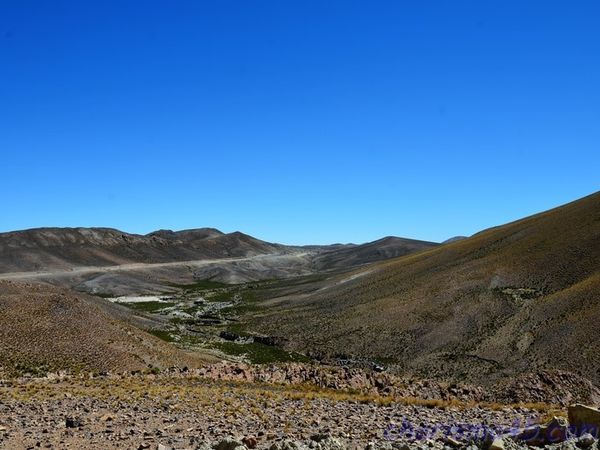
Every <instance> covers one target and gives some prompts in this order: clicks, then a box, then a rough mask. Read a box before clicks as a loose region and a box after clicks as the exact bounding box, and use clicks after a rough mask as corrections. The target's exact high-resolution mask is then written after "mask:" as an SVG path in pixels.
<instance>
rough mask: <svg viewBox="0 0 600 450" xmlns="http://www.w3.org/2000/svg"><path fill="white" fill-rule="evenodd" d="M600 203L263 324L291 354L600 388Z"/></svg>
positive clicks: (384, 268) (398, 262)
mask: <svg viewBox="0 0 600 450" xmlns="http://www.w3.org/2000/svg"><path fill="white" fill-rule="evenodd" d="M599 321H600V194H599V193H596V194H594V195H591V196H589V197H586V198H583V199H581V200H579V201H576V202H573V203H570V204H568V205H565V206H563V207H560V208H556V209H553V210H551V211H548V212H545V213H541V214H537V215H535V216H532V217H529V218H526V219H523V220H520V221H517V222H514V223H510V224H507V225H504V226H501V227H496V228H493V229H489V230H486V231H483V232H481V233H479V234H477V235H475V236H473V237H471V238H468V239H464V240H460V241H457V242H454V243H451V244H447V245H443V246H440V247H438V248H434V249H432V250H429V251H425V252H421V253H418V254H414V255H409V256H405V257H401V258H399V259H395V260H392V261H388V262H385V263H382V264H379V265H376V266H370V267H369V268H366V269H364V270H362V271H359V272H356V273H355V274H354V275H353V276H344V277H340V278H339V279H338V280H336V281H335V282H334V283H331V284H330V285H329V286H326V287H324V288H321V289H320V290H318V291H317V292H315V293H312V294H310V295H308V296H306V295H305V296H288V297H285V298H281V299H280V300H279V301H278V302H273V301H271V302H270V304H269V309H266V310H264V311H262V313H261V315H260V317H258V316H257V317H256V318H255V325H257V326H258V327H259V328H260V329H261V330H262V331H264V332H266V333H270V334H276V335H280V336H285V337H287V338H288V339H289V341H288V342H289V344H288V345H289V347H291V348H293V349H296V350H306V351H310V352H312V353H313V354H320V355H329V356H332V355H333V356H335V355H340V356H341V355H343V356H346V357H358V358H369V359H379V360H382V361H386V362H388V363H390V364H393V365H394V366H395V367H396V368H397V369H398V370H403V371H409V372H417V373H421V374H426V375H429V376H431V375H434V376H440V377H449V378H457V379H468V380H476V381H484V382H485V381H487V382H490V381H493V380H495V379H496V378H499V377H502V376H511V375H513V374H517V373H525V372H532V371H536V370H538V369H542V368H551V369H564V370H568V371H573V372H577V373H580V374H582V375H584V376H585V377H588V378H589V379H591V380H592V381H594V382H595V383H600V351H599V344H598V343H599V342H600V327H598V325H597V324H598V322H599Z"/></svg>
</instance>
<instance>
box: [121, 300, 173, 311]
mask: <svg viewBox="0 0 600 450" xmlns="http://www.w3.org/2000/svg"><path fill="white" fill-rule="evenodd" d="M118 303H119V305H123V306H127V307H128V308H131V309H135V310H136V311H142V312H148V313H156V312H159V311H161V310H163V309H165V308H171V307H172V306H175V305H176V303H173V302H157V301H149V302H118Z"/></svg>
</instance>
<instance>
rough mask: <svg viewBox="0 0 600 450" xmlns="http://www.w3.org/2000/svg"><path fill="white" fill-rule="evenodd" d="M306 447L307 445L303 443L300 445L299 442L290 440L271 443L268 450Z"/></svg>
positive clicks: (288, 449) (295, 449)
mask: <svg viewBox="0 0 600 450" xmlns="http://www.w3.org/2000/svg"><path fill="white" fill-rule="evenodd" d="M306 449H307V447H306V446H305V445H302V444H301V443H299V442H296V441H291V440H285V441H282V442H275V443H274V444H273V445H271V447H269V450H306Z"/></svg>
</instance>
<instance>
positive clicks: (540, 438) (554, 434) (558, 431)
mask: <svg viewBox="0 0 600 450" xmlns="http://www.w3.org/2000/svg"><path fill="white" fill-rule="evenodd" d="M568 434H569V422H567V419H565V418H564V417H553V418H552V419H551V420H550V421H548V422H546V423H545V424H543V425H535V426H532V427H528V428H524V429H522V430H520V431H519V433H517V434H516V436H514V438H515V440H517V441H520V442H523V443H525V444H527V445H529V446H536V447H542V446H544V445H550V444H557V443H560V442H564V441H566V440H567V438H568Z"/></svg>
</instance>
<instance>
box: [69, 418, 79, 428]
mask: <svg viewBox="0 0 600 450" xmlns="http://www.w3.org/2000/svg"><path fill="white" fill-rule="evenodd" d="M65 426H66V427H67V428H79V427H80V426H81V420H79V419H78V418H76V417H67V418H66V419H65Z"/></svg>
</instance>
